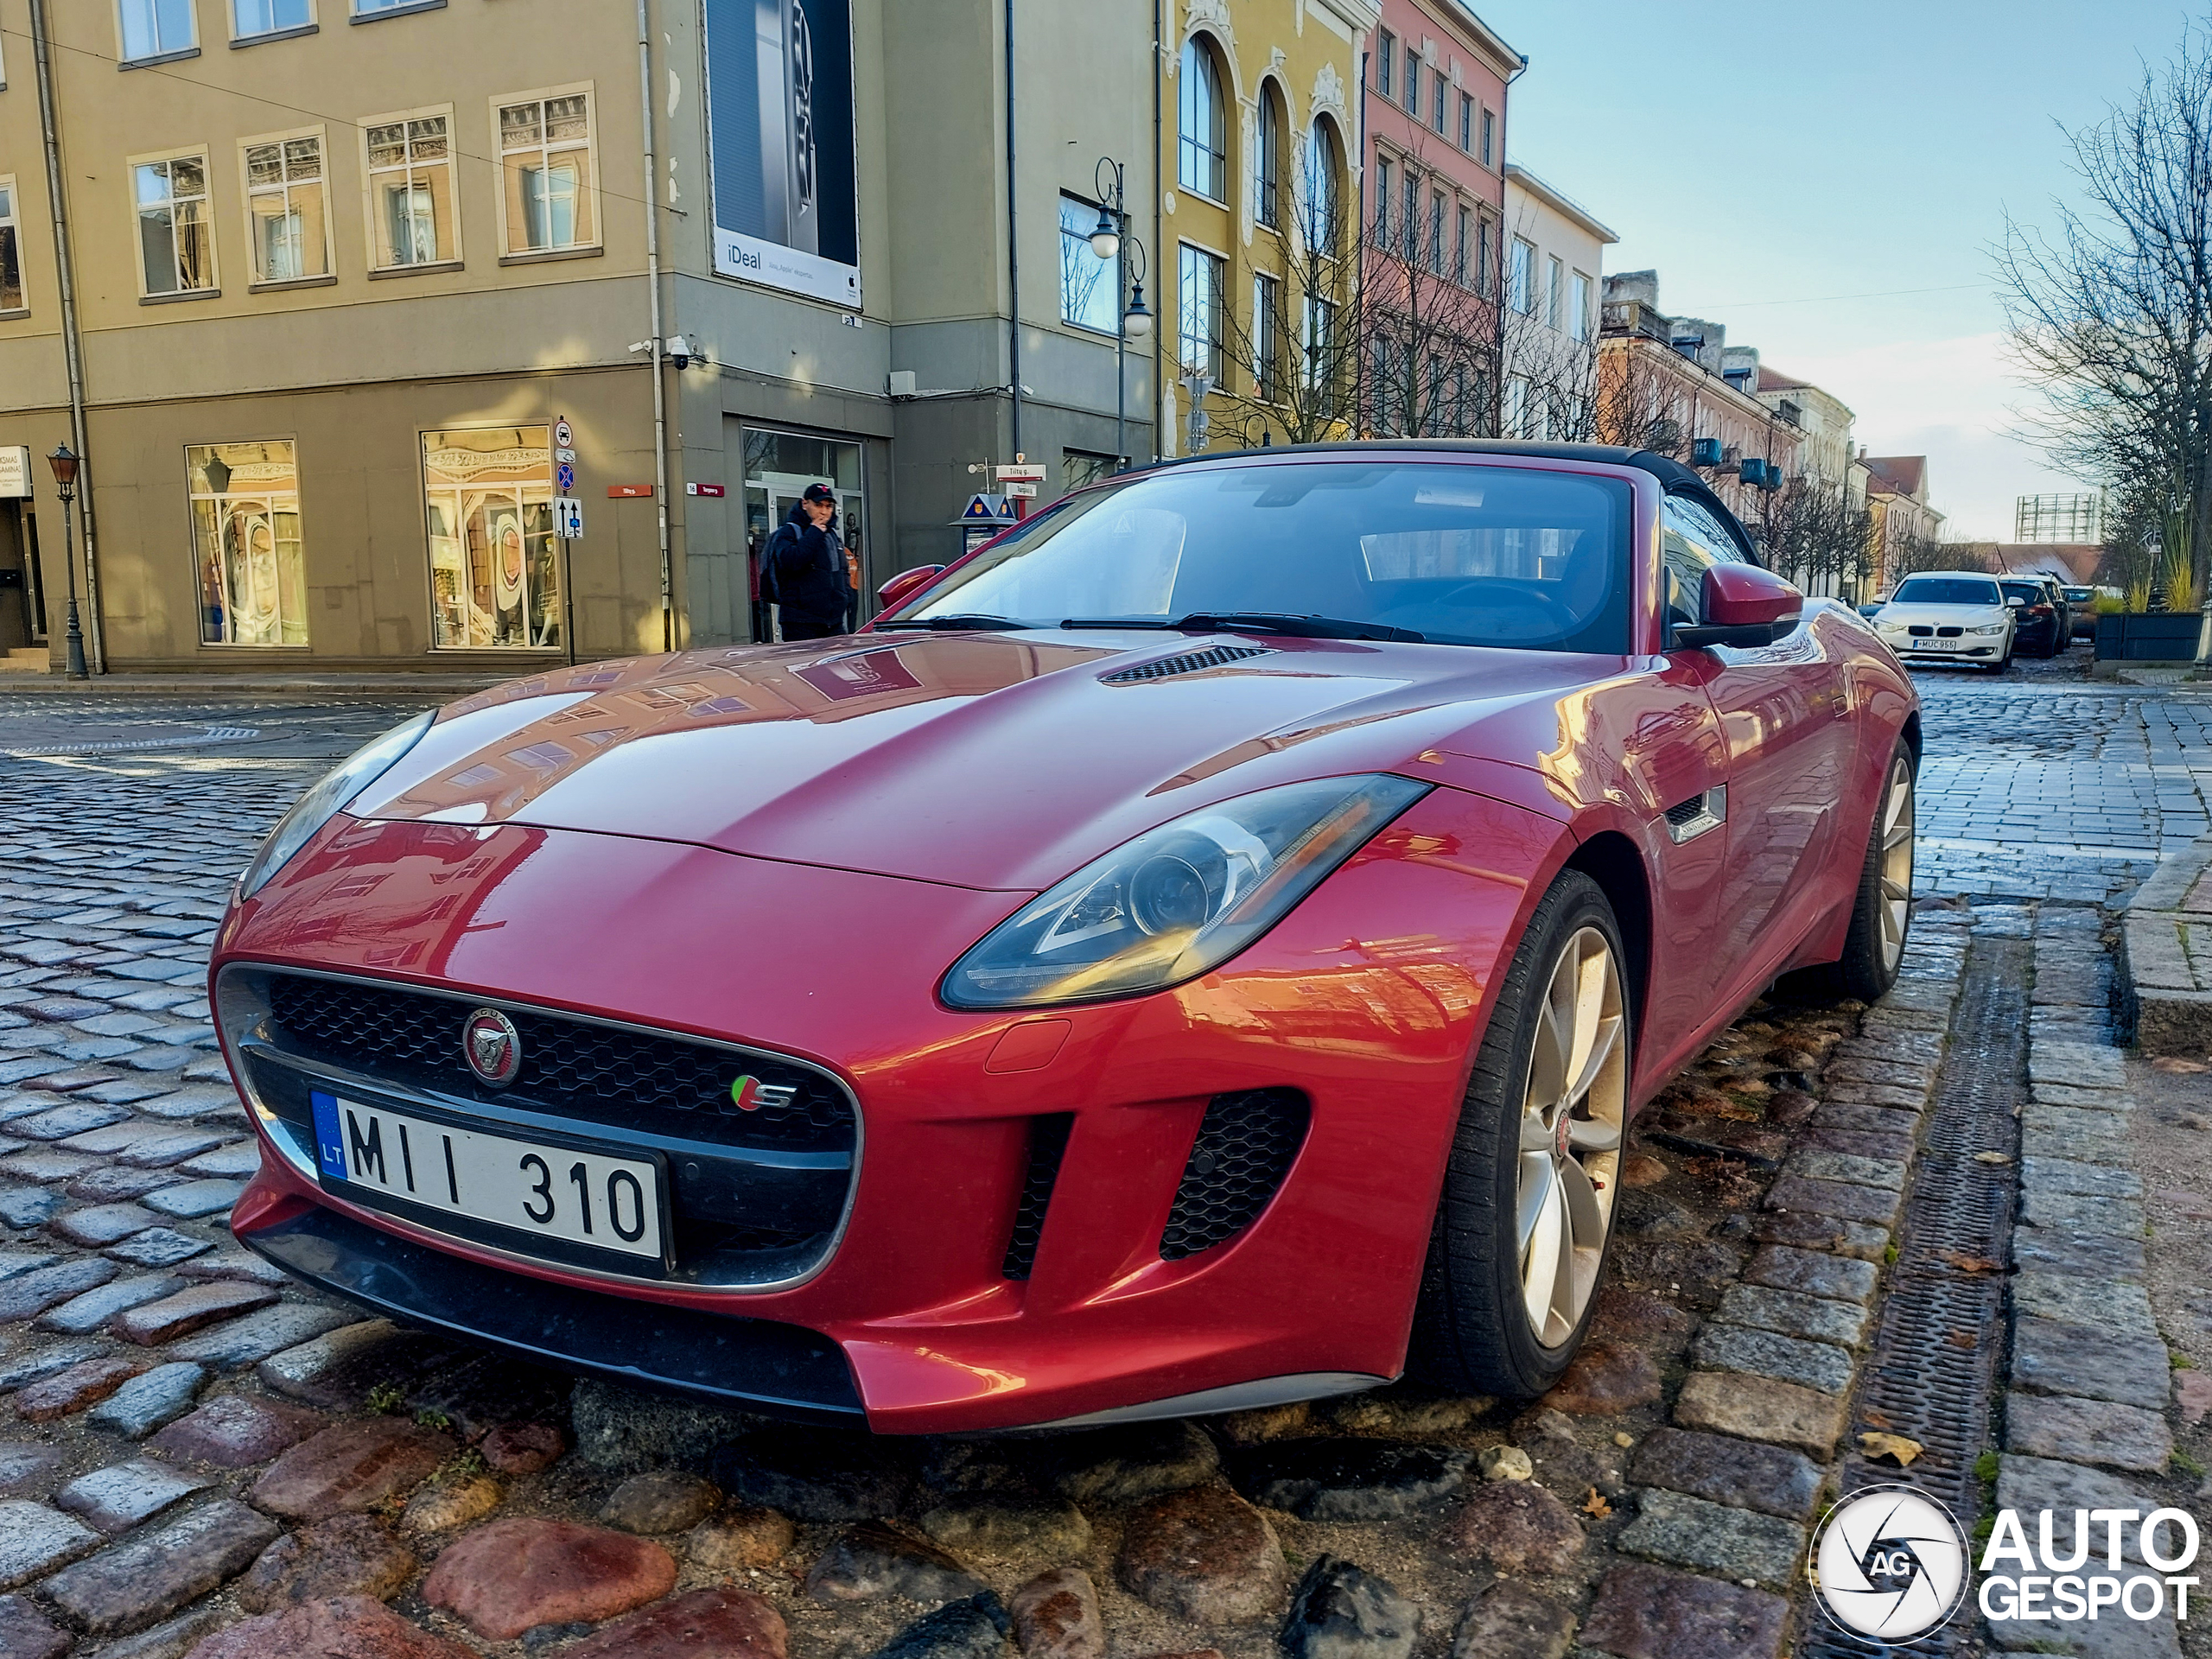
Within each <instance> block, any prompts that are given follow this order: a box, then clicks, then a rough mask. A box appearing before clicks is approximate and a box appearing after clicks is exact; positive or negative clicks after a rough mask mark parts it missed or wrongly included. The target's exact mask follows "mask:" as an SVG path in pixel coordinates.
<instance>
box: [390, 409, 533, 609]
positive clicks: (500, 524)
mask: <svg viewBox="0 0 2212 1659" xmlns="http://www.w3.org/2000/svg"><path fill="white" fill-rule="evenodd" d="M423 497H424V501H423V512H424V518H425V523H426V525H427V527H428V529H429V537H430V643H431V644H432V645H438V646H444V647H461V648H467V647H493V648H498V647H530V646H558V645H560V644H561V642H562V633H561V562H560V556H559V552H560V550H559V546H558V544H557V543H556V542H555V541H554V539H553V447H552V434H551V432H550V429H548V428H545V427H543V426H504V427H478V428H471V429H465V430H458V431H444V432H425V433H424V434H423Z"/></svg>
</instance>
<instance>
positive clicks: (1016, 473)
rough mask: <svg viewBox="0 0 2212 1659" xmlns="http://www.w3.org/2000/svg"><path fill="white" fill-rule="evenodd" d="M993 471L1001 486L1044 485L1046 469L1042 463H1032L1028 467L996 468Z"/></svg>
mask: <svg viewBox="0 0 2212 1659" xmlns="http://www.w3.org/2000/svg"><path fill="white" fill-rule="evenodd" d="M991 471H992V472H993V473H994V474H996V475H997V478H998V480H999V482H1000V483H1001V484H1042V483H1043V482H1044V481H1045V468H1044V466H1043V465H1042V463H1040V462H1038V461H1032V462H1030V463H1029V464H1028V465H1027V466H1026V467H992V468H991Z"/></svg>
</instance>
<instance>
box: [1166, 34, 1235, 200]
mask: <svg viewBox="0 0 2212 1659" xmlns="http://www.w3.org/2000/svg"><path fill="white" fill-rule="evenodd" d="M1178 102H1179V116H1180V119H1179V131H1180V132H1181V134H1182V141H1181V143H1180V145H1179V160H1178V162H1177V163H1176V168H1175V177H1176V180H1177V181H1178V182H1179V183H1180V184H1181V185H1182V187H1183V188H1185V190H1192V191H1195V192H1197V193H1198V194H1199V195H1202V196H1205V197H1207V198H1209V199H1210V200H1214V201H1226V200H1228V198H1229V190H1228V183H1229V179H1228V174H1229V118H1228V117H1227V115H1226V114H1225V113H1224V111H1223V109H1222V105H1221V71H1220V70H1219V69H1218V68H1217V67H1215V64H1214V59H1213V54H1212V53H1211V51H1209V50H1207V48H1206V46H1205V42H1204V41H1201V40H1199V39H1198V36H1197V35H1192V37H1191V39H1190V40H1189V41H1187V42H1185V45H1184V48H1183V78H1182V88H1181V91H1180V92H1179V95H1178Z"/></svg>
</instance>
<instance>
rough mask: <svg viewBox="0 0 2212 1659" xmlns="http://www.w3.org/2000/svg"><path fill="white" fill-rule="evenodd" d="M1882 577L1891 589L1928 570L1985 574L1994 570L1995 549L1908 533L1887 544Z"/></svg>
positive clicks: (1983, 545) (1987, 545)
mask: <svg viewBox="0 0 2212 1659" xmlns="http://www.w3.org/2000/svg"><path fill="white" fill-rule="evenodd" d="M1888 552H1889V556H1888V557H1887V558H1886V559H1885V561H1884V563H1883V569H1882V574H1883V575H1884V577H1885V579H1886V580H1887V581H1888V582H1889V583H1890V585H1891V587H1895V586H1896V585H1897V583H1898V582H1903V581H1904V579H1905V578H1906V577H1907V576H1912V575H1920V574H1921V573H1922V572H1923V571H1927V570H1972V571H1974V572H1975V573H1977V574H1978V575H1988V574H1990V573H1991V572H1992V571H1993V570H1994V569H1995V568H1996V563H1997V562H1996V557H1995V550H1994V548H1993V546H1992V545H1991V544H1990V543H1986V542H1942V541H1938V540H1936V537H1933V536H1922V535H1918V534H1915V533H1908V534H1905V535H1903V536H1900V537H1897V539H1896V540H1895V541H1894V542H1892V543H1890V546H1889V550H1888Z"/></svg>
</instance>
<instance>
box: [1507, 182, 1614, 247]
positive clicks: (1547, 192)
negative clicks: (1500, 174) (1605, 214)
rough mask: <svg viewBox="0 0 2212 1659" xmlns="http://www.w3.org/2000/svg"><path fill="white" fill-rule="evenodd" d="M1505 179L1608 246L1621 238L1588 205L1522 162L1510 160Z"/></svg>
mask: <svg viewBox="0 0 2212 1659" xmlns="http://www.w3.org/2000/svg"><path fill="white" fill-rule="evenodd" d="M1505 180H1506V182H1507V183H1509V184H1517V185H1519V186H1520V187H1521V188H1522V189H1523V190H1526V191H1527V192H1528V193H1529V194H1530V195H1532V196H1534V197H1535V199H1536V200H1539V201H1541V202H1542V203H1543V204H1544V206H1545V207H1548V208H1550V209H1551V210H1552V211H1553V212H1554V213H1558V214H1559V215H1560V216H1561V217H1562V218H1565V219H1573V221H1574V222H1575V223H1576V224H1577V225H1580V226H1581V227H1582V228H1583V229H1584V230H1586V231H1587V232H1590V234H1591V235H1592V236H1594V237H1596V238H1598V240H1599V242H1601V243H1604V244H1605V245H1607V246H1611V245H1612V244H1614V243H1616V242H1618V241H1619V240H1620V238H1619V237H1618V236H1616V235H1614V234H1613V232H1611V230H1610V229H1608V228H1607V227H1606V226H1605V224H1604V223H1603V222H1601V221H1600V220H1599V219H1597V218H1596V217H1594V216H1593V215H1592V213H1591V212H1590V210H1589V209H1588V208H1587V207H1583V206H1582V205H1581V204H1580V202H1578V201H1576V200H1574V199H1573V197H1572V196H1566V195H1561V194H1560V193H1559V192H1558V191H1557V190H1555V189H1554V188H1552V187H1551V186H1550V185H1548V184H1546V183H1545V182H1544V181H1542V180H1541V179H1540V178H1538V177H1537V176H1536V175H1535V174H1533V173H1531V172H1530V171H1529V169H1528V168H1525V167H1523V166H1522V165H1521V163H1520V162H1507V163H1506V164H1505Z"/></svg>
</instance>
